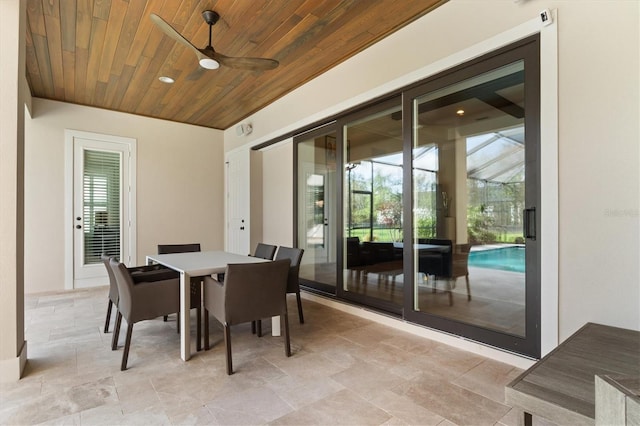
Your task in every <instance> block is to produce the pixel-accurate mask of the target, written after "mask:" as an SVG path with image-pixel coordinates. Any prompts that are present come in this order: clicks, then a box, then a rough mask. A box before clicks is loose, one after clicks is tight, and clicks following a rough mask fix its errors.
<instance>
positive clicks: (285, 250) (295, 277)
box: [275, 246, 304, 293]
mask: <svg viewBox="0 0 640 426" xmlns="http://www.w3.org/2000/svg"><path fill="white" fill-rule="evenodd" d="M303 254H304V250H303V249H300V248H292V247H283V246H280V248H278V253H277V254H276V258H275V260H282V259H289V260H290V262H291V264H290V267H289V275H288V278H287V293H296V292H297V291H298V288H299V286H300V284H299V282H298V281H299V276H300V261H302V255H303Z"/></svg>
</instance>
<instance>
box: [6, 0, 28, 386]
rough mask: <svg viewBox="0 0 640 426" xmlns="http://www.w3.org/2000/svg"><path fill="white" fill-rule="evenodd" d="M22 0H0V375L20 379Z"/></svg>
mask: <svg viewBox="0 0 640 426" xmlns="http://www.w3.org/2000/svg"><path fill="white" fill-rule="evenodd" d="M25 22H26V2H24V1H20V0H2V1H0V57H1V58H2V60H0V93H1V95H0V194H2V197H1V198H0V327H2V332H1V333H0V380H2V381H5V382H6V381H15V380H18V379H20V376H21V375H22V371H23V369H24V365H25V363H26V359H27V345H26V341H25V340H24V109H25V106H24V99H25V90H26V81H25V77H24V76H25V59H24V58H25V44H24V38H25V37H24V33H25Z"/></svg>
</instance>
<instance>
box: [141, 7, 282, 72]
mask: <svg viewBox="0 0 640 426" xmlns="http://www.w3.org/2000/svg"><path fill="white" fill-rule="evenodd" d="M202 17H203V18H204V21H205V22H206V23H207V24H209V44H208V45H207V47H205V48H204V49H198V48H197V47H195V46H194V45H193V44H191V42H189V40H187V39H186V38H184V37H183V36H182V34H180V33H179V32H178V31H176V29H175V28H173V27H172V26H171V25H169V23H167V22H166V21H165V20H164V19H162V18H161V17H159V16H158V15H156V14H155V13H152V14H151V20H152V21H153V23H154V24H156V25H157V26H158V28H160V30H162V32H163V33H165V34H166V35H168V36H169V37H171V38H172V39H174V40H175V41H177V42H179V43H182V44H184V45H185V46H187V47H189V48H191V49H192V50H193V51H194V52H195V54H196V56H197V57H198V62H199V63H200V66H201V67H203V68H206V69H210V70H214V69H217V68H219V67H220V66H221V65H223V66H225V67H230V68H236V69H244V70H251V71H264V70H272V69H274V68H276V67H277V66H278V65H279V62H278V61H276V60H275V59H267V58H235V57H232V56H225V55H223V54H222V53H219V52H216V51H215V50H214V48H213V46H211V28H212V27H213V25H214V24H215V23H216V22H218V20H219V19H220V15H219V14H218V13H217V12H214V11H213V10H205V11H204V12H202Z"/></svg>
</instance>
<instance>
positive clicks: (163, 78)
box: [158, 75, 175, 84]
mask: <svg viewBox="0 0 640 426" xmlns="http://www.w3.org/2000/svg"><path fill="white" fill-rule="evenodd" d="M158 80H160V81H161V82H163V83H167V84H171V83H173V82H174V81H175V80H174V79H172V78H171V77H166V76H164V75H163V76H162V77H158Z"/></svg>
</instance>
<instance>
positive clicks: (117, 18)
mask: <svg viewBox="0 0 640 426" xmlns="http://www.w3.org/2000/svg"><path fill="white" fill-rule="evenodd" d="M445 1H446V0H412V1H398V0H271V1H266V0H265V1H263V0H255V1H254V0H191V1H177V0H28V1H27V59H26V72H27V81H28V82H29V85H30V88H31V93H32V95H33V96H34V97H39V98H46V99H54V100H58V101H63V102H70V103H74V104H80V105H89V106H93V107H98V108H105V109H109V110H115V111H122V112H127V113H131V114H138V115H142V116H147V117H155V118H161V119H165V120H171V121H177V122H182V123H190V124H195V125H198V126H205V127H211V128H215V129H226V128H228V127H230V126H232V125H234V124H235V123H237V122H239V121H241V120H242V119H244V118H245V117H247V116H249V115H250V114H252V113H254V112H255V111H258V110H260V109H261V108H263V107H265V106H267V105H268V104H270V103H271V102H273V101H275V100H276V99H278V98H280V97H282V96H283V95H285V94H287V93H288V92H290V91H292V90H293V89H295V88H297V87H299V86H301V85H302V84H304V83H305V82H307V81H309V80H311V79H313V78H314V77H316V76H318V75H320V74H321V73H323V72H325V71H327V70H328V69H330V68H332V67H334V66H335V65H337V64H339V63H341V62H343V61H344V60H346V59H347V58H349V57H350V56H352V55H354V54H356V53H358V52H360V51H362V50H363V49H365V48H366V47H368V46H370V45H371V44H373V43H375V42H376V41H379V40H380V39H382V38H383V37H385V36H387V35H389V34H390V33H392V32H394V31H396V30H398V29H399V28H401V27H403V26H404V25H406V24H408V23H410V22H411V21H413V20H415V19H416V18H419V17H420V16H423V15H424V14H426V13H427V12H429V11H431V10H433V9H434V8H436V7H437V6H439V5H440V4H442V3H444V2H445ZM207 9H209V10H215V11H216V12H218V13H219V14H220V16H221V18H220V21H219V22H218V23H217V24H216V25H214V27H213V36H212V44H213V47H214V48H215V49H216V51H218V52H220V53H222V54H224V55H227V56H238V57H245V56H249V57H266V58H273V59H276V60H278V61H279V62H280V66H279V67H278V68H276V69H275V70H271V71H263V72H258V71H244V70H238V69H231V68H227V67H221V68H219V69H217V70H204V69H203V68H200V66H199V65H198V61H197V58H196V56H195V54H194V53H193V51H191V50H189V49H188V48H186V47H184V46H183V45H181V44H179V43H176V42H175V41H174V40H173V39H171V38H169V37H167V36H166V35H164V34H163V33H162V32H161V31H160V30H159V29H158V28H157V27H156V26H155V25H154V24H153V23H152V21H151V19H149V15H150V14H151V13H155V14H157V15H159V16H161V17H162V18H163V19H164V20H165V21H167V22H168V23H169V24H171V25H172V26H173V27H174V28H175V29H176V30H178V31H179V32H181V33H182V35H183V36H184V37H186V38H187V39H188V40H190V41H191V42H192V43H193V44H194V45H195V46H197V47H200V48H203V47H205V46H206V45H207V42H208V34H209V33H208V31H209V30H208V25H207V24H206V23H205V22H204V20H203V18H202V15H201V13H202V11H203V10H207ZM160 76H169V77H172V78H173V79H175V83H174V84H165V83H162V82H160V81H159V80H158V77H160ZM336 89H337V90H339V88H336Z"/></svg>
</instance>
